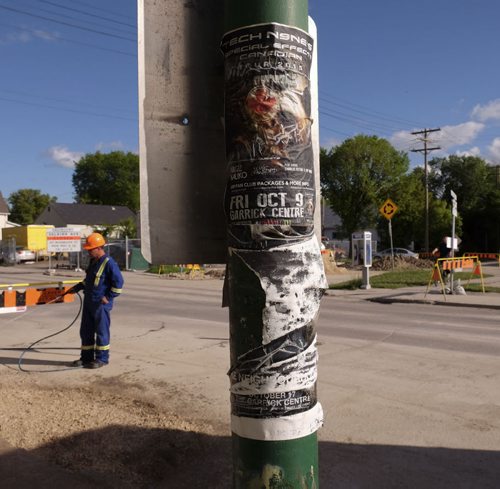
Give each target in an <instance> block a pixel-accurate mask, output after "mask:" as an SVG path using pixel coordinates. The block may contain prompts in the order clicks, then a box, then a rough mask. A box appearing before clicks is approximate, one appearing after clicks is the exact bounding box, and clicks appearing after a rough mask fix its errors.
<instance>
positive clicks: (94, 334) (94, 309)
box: [68, 233, 123, 368]
mask: <svg viewBox="0 0 500 489" xmlns="http://www.w3.org/2000/svg"><path fill="white" fill-rule="evenodd" d="M105 244H106V241H105V240H104V238H103V237H102V235H100V234H99V233H92V234H91V235H90V236H88V237H87V240H86V243H85V245H84V246H83V248H84V249H85V250H87V251H88V253H89V255H90V263H89V266H88V268H87V273H86V276H85V279H84V280H83V281H82V282H80V283H79V284H76V285H75V286H74V287H72V288H71V289H70V290H69V291H68V292H70V293H76V292H78V291H80V290H83V291H84V295H85V297H84V300H83V312H82V322H81V325H80V338H81V340H82V349H81V354H80V359H79V360H75V361H74V362H72V364H71V365H72V366H73V367H83V368H100V367H103V366H104V365H107V364H108V363H109V343H110V331H109V330H110V326H111V318H110V312H111V309H112V308H113V300H114V298H115V297H118V296H119V295H120V293H121V291H122V287H123V277H122V274H121V272H120V269H119V268H118V265H117V264H116V262H115V261H114V260H113V258H111V257H110V256H108V255H107V254H106V252H105V251H104V245H105Z"/></svg>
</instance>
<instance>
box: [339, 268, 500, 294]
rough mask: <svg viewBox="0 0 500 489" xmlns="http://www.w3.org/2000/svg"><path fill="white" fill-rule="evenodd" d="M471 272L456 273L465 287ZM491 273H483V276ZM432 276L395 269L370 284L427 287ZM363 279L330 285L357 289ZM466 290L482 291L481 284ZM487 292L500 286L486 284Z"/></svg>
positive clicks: (426, 271)
mask: <svg viewBox="0 0 500 489" xmlns="http://www.w3.org/2000/svg"><path fill="white" fill-rule="evenodd" d="M470 276H471V274H470V273H468V272H458V273H455V280H457V279H460V281H461V282H462V285H463V286H464V287H465V285H466V284H467V281H468V280H469V278H470ZM487 276H489V275H485V274H483V277H487ZM430 278H431V272H430V271H429V270H417V269H413V270H412V269H404V270H394V271H390V272H385V273H382V274H380V275H374V276H371V277H370V285H371V286H372V287H373V288H375V289H398V288H400V287H419V286H422V287H427V284H428V283H429V280H430ZM361 283H362V282H361V279H354V280H349V281H347V282H341V283H338V284H332V285H330V289H348V290H355V289H359V288H360V286H361ZM465 290H469V291H471V292H482V289H481V284H480V283H478V282H477V279H476V280H475V283H470V284H469V286H468V287H465ZM485 291H486V292H500V287H488V286H485Z"/></svg>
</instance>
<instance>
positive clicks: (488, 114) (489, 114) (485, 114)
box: [471, 98, 500, 122]
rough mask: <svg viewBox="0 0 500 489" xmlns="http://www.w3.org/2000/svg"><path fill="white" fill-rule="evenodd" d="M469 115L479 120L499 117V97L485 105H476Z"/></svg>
mask: <svg viewBox="0 0 500 489" xmlns="http://www.w3.org/2000/svg"><path fill="white" fill-rule="evenodd" d="M471 116H472V117H473V118H475V119H477V120H479V121H482V122H484V121H487V120H491V119H497V120H498V119H500V98H497V99H495V100H491V101H490V102H488V103H487V104H486V105H479V104H478V105H476V106H475V107H474V109H472V113H471Z"/></svg>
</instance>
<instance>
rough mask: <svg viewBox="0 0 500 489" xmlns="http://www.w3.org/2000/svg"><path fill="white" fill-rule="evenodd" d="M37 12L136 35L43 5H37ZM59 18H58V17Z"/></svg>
mask: <svg viewBox="0 0 500 489" xmlns="http://www.w3.org/2000/svg"><path fill="white" fill-rule="evenodd" d="M33 12H35V13H36V14H38V13H39V12H43V13H46V14H50V15H56V16H57V17H62V18H63V19H69V20H76V21H78V22H85V24H86V25H91V26H97V27H100V28H103V27H105V28H107V29H108V30H113V31H114V32H115V33H118V34H124V35H126V34H130V35H135V34H136V33H135V32H133V33H132V32H130V31H129V30H123V29H117V28H116V27H114V26H113V27H109V26H107V25H106V26H103V25H102V22H101V23H99V22H95V21H89V20H84V19H81V18H79V17H75V16H74V15H68V14H63V13H60V12H58V11H54V10H47V9H45V8H42V7H37V10H35V11H33ZM56 20H58V19H56ZM104 22H107V21H104Z"/></svg>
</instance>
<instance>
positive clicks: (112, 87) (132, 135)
mask: <svg viewBox="0 0 500 489" xmlns="http://www.w3.org/2000/svg"><path fill="white" fill-rule="evenodd" d="M309 9H310V14H311V16H312V17H313V18H314V19H315V21H316V23H317V26H318V35H319V40H318V47H319V51H318V52H319V85H320V86H319V90H320V137H321V144H322V145H323V146H325V147H331V146H333V145H336V144H338V143H340V142H341V141H343V140H344V139H345V138H347V137H351V136H354V135H356V134H359V133H363V134H375V135H377V136H380V137H385V138H387V139H389V140H390V141H391V142H392V143H393V144H394V145H395V146H396V147H397V148H398V149H401V150H404V151H409V150H411V149H416V148H421V147H422V143H421V142H419V141H418V140H416V137H415V136H412V135H411V134H410V132H411V131H415V130H421V129H423V128H441V131H440V132H436V133H432V135H431V137H432V142H431V145H433V146H441V148H442V150H441V151H439V152H438V151H435V152H433V153H432V154H431V155H430V157H433V156H444V155H448V154H454V153H459V154H474V155H479V156H481V157H483V158H485V159H486V160H487V161H489V162H491V163H492V164H499V163H500V63H499V62H498V48H499V46H500V29H498V19H499V18H500V2H498V0H476V1H474V2H472V1H471V0H420V2H410V1H408V0H383V1H379V2H374V1H373V0H310V2H309ZM136 10H137V8H136V2H135V1H133V0H0V57H1V60H2V76H1V77H0V114H1V116H0V134H1V141H2V144H1V145H0V162H1V169H2V177H1V179H0V191H1V192H2V193H3V195H4V196H5V197H8V196H9V194H10V193H12V192H14V191H16V190H18V189H20V188H37V189H40V190H41V191H42V192H44V193H49V194H51V195H55V196H57V198H58V200H59V202H71V201H72V200H73V188H72V185H71V176H72V171H73V165H74V161H77V160H78V159H79V158H80V157H81V156H82V155H83V154H85V153H93V152H95V151H97V150H100V151H103V152H108V151H112V150H116V149H119V150H123V151H134V152H137V151H138V121H137V117H138V110H137V56H136V53H137V47H136V39H137V35H136V23H137V21H136V17H137V14H136ZM49 19H52V20H49ZM410 157H411V161H412V164H413V165H419V164H422V161H423V156H422V155H421V154H420V153H410Z"/></svg>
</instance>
